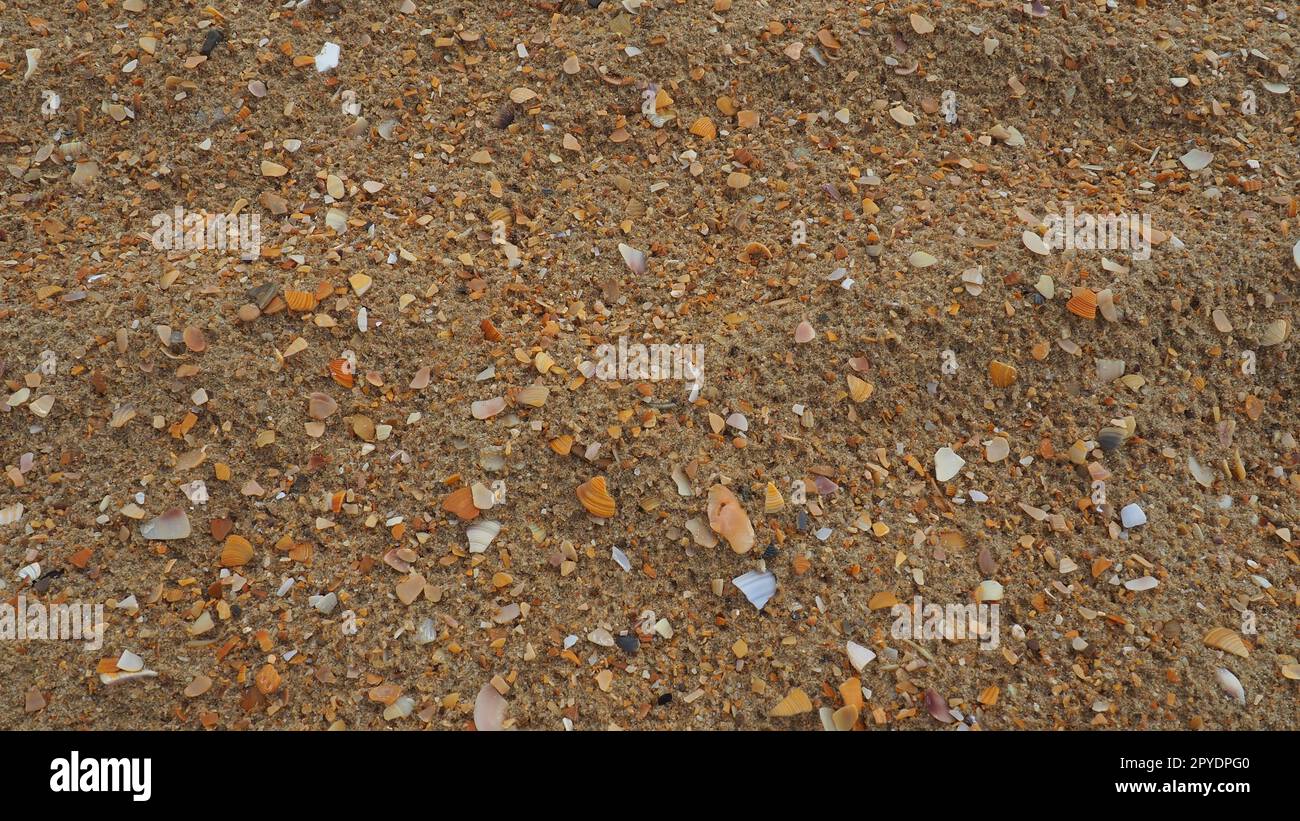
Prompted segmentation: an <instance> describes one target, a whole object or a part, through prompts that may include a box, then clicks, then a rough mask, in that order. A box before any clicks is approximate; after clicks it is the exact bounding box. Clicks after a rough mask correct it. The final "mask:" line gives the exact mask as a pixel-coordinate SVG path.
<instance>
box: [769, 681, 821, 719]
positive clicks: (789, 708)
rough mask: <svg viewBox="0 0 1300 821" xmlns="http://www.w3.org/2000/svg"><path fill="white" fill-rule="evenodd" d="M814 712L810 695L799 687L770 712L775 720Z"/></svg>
mask: <svg viewBox="0 0 1300 821" xmlns="http://www.w3.org/2000/svg"><path fill="white" fill-rule="evenodd" d="M811 712H812V699H810V698H808V694H807V693H805V692H804V691H803V690H800V689H799V688H798V687H796V688H794V689H793V690H791V691H790V694H789V695H787V696H786V697H785V698H783V699H781V701H780V703H778V704H777V705H776V706H775V707H773V708H772V709H771V711H770V712H768V715H769V716H772V717H773V718H789V717H790V716H797V715H802V714H803V713H811Z"/></svg>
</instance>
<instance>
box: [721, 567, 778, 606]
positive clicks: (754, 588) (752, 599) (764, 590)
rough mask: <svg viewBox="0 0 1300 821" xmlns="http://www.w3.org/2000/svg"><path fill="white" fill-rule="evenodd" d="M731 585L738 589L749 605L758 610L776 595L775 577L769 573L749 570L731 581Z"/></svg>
mask: <svg viewBox="0 0 1300 821" xmlns="http://www.w3.org/2000/svg"><path fill="white" fill-rule="evenodd" d="M731 583H732V584H734V585H735V586H736V587H738V588H740V592H742V593H744V594H745V598H747V599H749V603H750V604H752V605H754V606H755V607H757V608H758V609H759V610H762V609H763V605H765V604H767V602H768V600H769V599H771V598H772V596H773V595H775V594H776V576H775V575H773V574H771V573H759V572H758V571H757V570H751V571H750V572H748V573H746V574H744V575H743V576H737V577H736V578H734V579H732V580H731Z"/></svg>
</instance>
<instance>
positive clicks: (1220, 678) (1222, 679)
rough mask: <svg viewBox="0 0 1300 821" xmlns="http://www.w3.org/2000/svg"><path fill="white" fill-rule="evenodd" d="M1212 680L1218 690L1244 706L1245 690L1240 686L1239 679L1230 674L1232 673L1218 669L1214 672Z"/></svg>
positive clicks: (1223, 668)
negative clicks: (1217, 686) (1216, 684)
mask: <svg viewBox="0 0 1300 821" xmlns="http://www.w3.org/2000/svg"><path fill="white" fill-rule="evenodd" d="M1214 680H1215V682H1217V683H1218V685H1219V689H1221V690H1223V692H1225V693H1227V694H1228V695H1230V696H1232V699H1233V701H1236V702H1237V703H1238V704H1240V705H1241V706H1242V707H1245V706H1246V688H1245V687H1242V686H1241V679H1239V678H1237V677H1236V676H1234V675H1233V674H1232V671H1231V670H1229V669H1228V668H1226V667H1220V668H1219V669H1218V670H1215V671H1214Z"/></svg>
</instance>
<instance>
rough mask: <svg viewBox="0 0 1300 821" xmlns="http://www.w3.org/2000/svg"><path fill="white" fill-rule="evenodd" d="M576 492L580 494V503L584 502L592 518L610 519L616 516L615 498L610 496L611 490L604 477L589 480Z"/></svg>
mask: <svg viewBox="0 0 1300 821" xmlns="http://www.w3.org/2000/svg"><path fill="white" fill-rule="evenodd" d="M576 492H577V494H578V501H580V502H582V506H583V507H585V508H586V509H587V512H588V513H590V514H591V515H592V516H597V517H599V518H602V519H608V518H609V517H611V516H613V515H614V513H615V511H616V507H615V504H614V497H613V496H611V495H609V489H608V488H607V487H606V484H605V477H604V476H596V477H593V478H591V479H588V480H587V481H585V482H583V483H582V484H580V485H578V488H577V491H576Z"/></svg>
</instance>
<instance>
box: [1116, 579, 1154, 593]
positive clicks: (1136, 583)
mask: <svg viewBox="0 0 1300 821" xmlns="http://www.w3.org/2000/svg"><path fill="white" fill-rule="evenodd" d="M1159 584H1160V582H1159V581H1158V580H1157V579H1156V577H1155V576H1143V577H1141V578H1139V579H1129V580H1128V581H1126V582H1124V589H1125V590H1132V591H1133V592H1135V593H1141V592H1142V591H1143V590H1154V589H1155V588H1156V587H1157V586H1158V585H1159Z"/></svg>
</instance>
